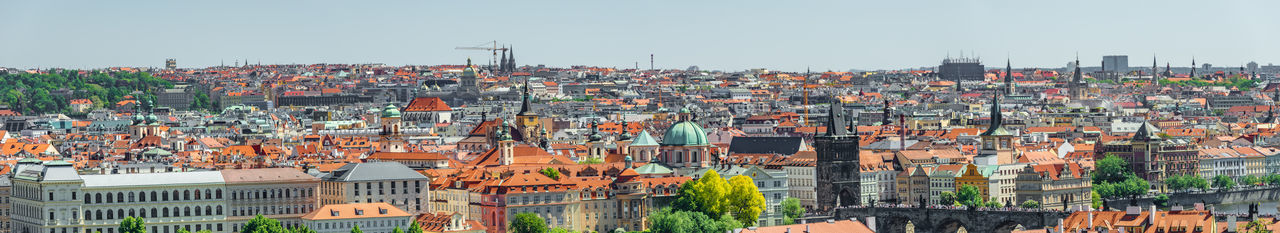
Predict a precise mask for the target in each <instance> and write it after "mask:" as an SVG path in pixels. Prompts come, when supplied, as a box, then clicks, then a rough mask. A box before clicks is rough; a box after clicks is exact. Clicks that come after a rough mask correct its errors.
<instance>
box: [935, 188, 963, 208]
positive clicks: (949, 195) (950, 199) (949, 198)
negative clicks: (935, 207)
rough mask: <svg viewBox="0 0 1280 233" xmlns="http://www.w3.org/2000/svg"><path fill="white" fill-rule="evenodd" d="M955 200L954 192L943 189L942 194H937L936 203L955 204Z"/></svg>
mask: <svg viewBox="0 0 1280 233" xmlns="http://www.w3.org/2000/svg"><path fill="white" fill-rule="evenodd" d="M956 200H958V199H957V198H956V193H954V192H951V191H943V192H942V194H939V195H938V204H941V205H957V204H958V203H959V202H957V201H956Z"/></svg>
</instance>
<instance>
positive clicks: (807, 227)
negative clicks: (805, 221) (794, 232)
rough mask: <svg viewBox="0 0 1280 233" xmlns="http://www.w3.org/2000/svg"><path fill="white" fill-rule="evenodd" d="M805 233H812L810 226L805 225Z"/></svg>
mask: <svg viewBox="0 0 1280 233" xmlns="http://www.w3.org/2000/svg"><path fill="white" fill-rule="evenodd" d="M804 233H810V232H809V225H804Z"/></svg>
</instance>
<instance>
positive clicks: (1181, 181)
mask: <svg viewBox="0 0 1280 233" xmlns="http://www.w3.org/2000/svg"><path fill="white" fill-rule="evenodd" d="M1186 178H1187V176H1182V175H1176V176H1169V177H1168V178H1165V179H1164V185H1165V186H1166V187H1169V189H1170V190H1173V191H1174V192H1177V191H1182V190H1185V189H1188V188H1191V187H1190V186H1191V185H1190V183H1188V180H1187V179H1186Z"/></svg>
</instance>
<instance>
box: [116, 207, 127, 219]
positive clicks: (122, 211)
mask: <svg viewBox="0 0 1280 233" xmlns="http://www.w3.org/2000/svg"><path fill="white" fill-rule="evenodd" d="M116 216H119V217H120V218H124V217H125V215H124V209H118V210H116Z"/></svg>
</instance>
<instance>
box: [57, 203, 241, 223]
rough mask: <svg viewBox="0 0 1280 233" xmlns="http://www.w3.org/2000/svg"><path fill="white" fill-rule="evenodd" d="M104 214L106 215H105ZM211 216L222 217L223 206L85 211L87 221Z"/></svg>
mask: <svg viewBox="0 0 1280 233" xmlns="http://www.w3.org/2000/svg"><path fill="white" fill-rule="evenodd" d="M103 213H105V215H104V214H103ZM148 213H149V214H148ZM210 215H222V206H217V207H213V206H204V207H203V208H202V207H200V206H195V208H194V209H193V208H192V207H191V206H187V207H183V208H178V207H173V208H169V207H161V208H155V207H152V208H151V210H150V211H147V208H139V209H136V210H135V209H128V210H125V209H116V210H115V211H111V210H106V211H105V212H103V211H102V210H96V211H92V210H85V211H84V218H85V220H116V219H124V218H125V217H129V216H137V217H142V218H158V217H171V216H172V217H183V216H210ZM50 219H52V216H51V217H50Z"/></svg>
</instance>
